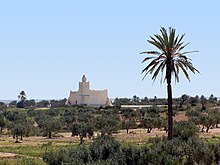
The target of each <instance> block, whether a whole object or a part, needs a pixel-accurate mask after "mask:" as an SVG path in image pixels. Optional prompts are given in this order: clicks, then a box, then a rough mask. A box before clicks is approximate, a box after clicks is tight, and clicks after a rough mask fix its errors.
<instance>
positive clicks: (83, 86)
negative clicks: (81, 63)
mask: <svg viewBox="0 0 220 165" xmlns="http://www.w3.org/2000/svg"><path fill="white" fill-rule="evenodd" d="M88 91H89V81H87V79H86V76H85V75H83V77H82V82H79V92H80V93H81V94H85V93H86V92H88Z"/></svg>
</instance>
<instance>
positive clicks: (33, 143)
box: [0, 112, 220, 165]
mask: <svg viewBox="0 0 220 165" xmlns="http://www.w3.org/2000/svg"><path fill="white" fill-rule="evenodd" d="M175 120H177V121H180V120H187V118H186V117H185V114H184V113H183V112H181V113H178V115H176V116H175ZM94 136H95V137H96V136H97V133H95V135H94ZM113 136H114V137H115V138H116V139H117V140H118V141H120V142H121V143H122V144H131V145H142V144H146V143H147V140H148V139H149V138H151V137H162V136H166V132H165V131H162V130H159V129H153V130H152V132H151V133H147V131H146V130H145V129H130V130H129V134H127V133H126V131H125V130H120V131H119V132H118V133H117V134H113ZM199 136H200V137H202V138H204V139H205V140H207V141H211V142H220V129H219V128H218V129H217V128H215V129H210V131H209V132H208V133H205V132H204V133H199ZM84 140H85V141H84V143H85V144H90V143H91V142H92V141H93V139H89V138H85V139H84ZM77 145H79V137H71V133H70V132H65V133H58V134H56V136H55V137H53V138H52V139H48V138H46V137H42V136H39V137H37V136H31V137H28V138H26V137H24V138H23V141H22V142H20V143H15V139H13V137H12V136H9V135H1V137H0V164H7V165H8V164H9V165H10V164H11V165H13V164H19V163H20V164H29V162H30V161H31V162H32V163H33V160H34V162H35V164H42V165H44V164H45V163H44V162H43V160H42V155H43V154H44V153H45V152H47V151H50V150H51V149H53V150H54V149H58V148H61V147H66V146H77Z"/></svg>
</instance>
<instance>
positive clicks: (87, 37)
mask: <svg viewBox="0 0 220 165" xmlns="http://www.w3.org/2000/svg"><path fill="white" fill-rule="evenodd" d="M219 8H220V1H218V0H211V1H204V0H203V1H190V0H185V1H174V0H167V1H159V0H155V1H147V0H137V1H133V0H120V1H119V0H111V1H103V0H93V1H89V0H87V1H86V0H83V1H76V0H65V1H60V0H38V1H30V0H19V1H17V0H7V1H0V57H1V63H0V75H1V79H0V99H4V100H5V99H17V96H18V94H19V93H20V91H22V90H24V91H25V92H26V94H27V98H28V99H63V98H68V96H69V92H70V90H73V91H74V90H78V82H79V81H81V77H82V75H86V76H87V79H88V81H89V82H90V88H91V89H99V90H100V89H108V93H109V97H110V98H116V97H132V96H133V95H137V96H139V97H140V98H143V97H148V98H152V97H154V96H157V97H160V98H166V97H167V96H166V95H167V92H166V84H165V83H164V84H160V78H159V79H158V80H156V81H155V82H154V83H153V82H152V80H151V77H150V76H147V77H146V78H145V79H144V80H142V78H143V76H144V75H143V74H141V71H142V69H143V68H144V67H145V66H146V64H142V63H141V61H142V60H143V58H144V57H145V56H144V55H140V54H139V53H140V52H142V51H146V50H155V49H154V47H152V46H151V45H149V44H148V43H147V40H148V39H149V37H150V36H152V35H153V34H158V33H159V29H160V27H165V28H169V27H173V28H175V29H176V32H177V33H178V34H183V33H185V34H186V36H185V38H184V42H185V43H188V42H190V45H189V46H188V47H186V49H185V50H186V51H188V50H198V51H199V52H198V53H193V54H189V57H190V58H191V59H192V62H193V64H194V66H195V67H196V68H197V69H198V70H199V71H200V74H195V75H194V74H190V77H191V81H190V82H188V80H186V79H185V78H184V77H183V76H182V75H180V82H179V83H175V82H174V83H173V96H174V97H180V96H181V95H182V94H188V95H191V96H195V95H199V96H201V95H205V96H206V97H208V96H210V95H211V94H214V96H220V87H219V84H220V76H218V72H219V61H220V55H219V52H218V50H217V49H218V48H219V47H220V42H219V38H220V32H219V29H220V21H219V15H220V10H219Z"/></svg>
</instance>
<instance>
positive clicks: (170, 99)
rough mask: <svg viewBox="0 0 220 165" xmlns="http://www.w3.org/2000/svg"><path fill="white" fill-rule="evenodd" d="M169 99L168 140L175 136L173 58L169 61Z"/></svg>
mask: <svg viewBox="0 0 220 165" xmlns="http://www.w3.org/2000/svg"><path fill="white" fill-rule="evenodd" d="M166 67H167V68H166V74H167V77H166V78H167V95H168V98H167V101H168V140H172V138H173V107H172V105H173V103H172V87H171V69H172V68H171V60H169V61H167V66H166Z"/></svg>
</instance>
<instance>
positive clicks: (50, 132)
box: [48, 130, 52, 139]
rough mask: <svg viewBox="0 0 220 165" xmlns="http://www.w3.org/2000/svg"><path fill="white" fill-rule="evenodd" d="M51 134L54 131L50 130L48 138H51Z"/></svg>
mask: <svg viewBox="0 0 220 165" xmlns="http://www.w3.org/2000/svg"><path fill="white" fill-rule="evenodd" d="M51 134H52V132H51V131H50V130H49V132H48V138H49V139H51Z"/></svg>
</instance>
